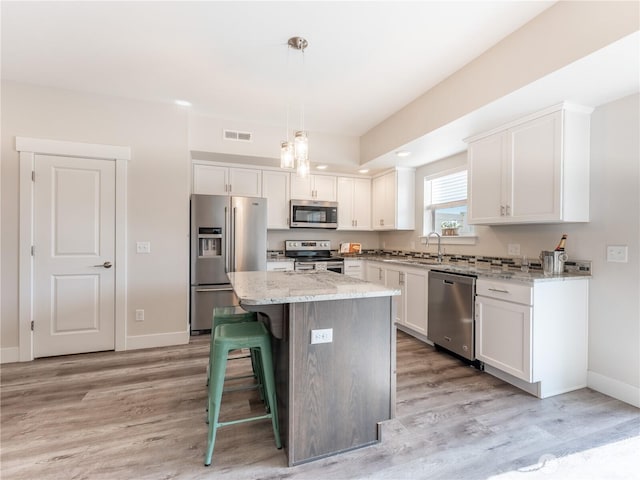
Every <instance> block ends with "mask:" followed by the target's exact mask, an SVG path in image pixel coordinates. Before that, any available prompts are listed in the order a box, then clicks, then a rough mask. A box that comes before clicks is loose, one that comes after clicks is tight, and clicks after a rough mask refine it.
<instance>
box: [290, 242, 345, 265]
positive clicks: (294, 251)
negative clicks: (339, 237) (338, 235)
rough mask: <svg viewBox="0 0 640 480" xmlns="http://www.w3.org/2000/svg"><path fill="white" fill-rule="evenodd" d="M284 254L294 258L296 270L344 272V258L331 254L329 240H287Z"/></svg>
mask: <svg viewBox="0 0 640 480" xmlns="http://www.w3.org/2000/svg"><path fill="white" fill-rule="evenodd" d="M284 255H285V256H286V257H289V258H293V259H295V262H294V264H293V265H294V267H293V268H294V269H295V270H297V271H304V270H307V271H308V270H319V271H323V270H328V271H330V272H336V273H344V259H343V258H342V257H332V256H331V242H330V241H329V240H287V241H285V242H284Z"/></svg>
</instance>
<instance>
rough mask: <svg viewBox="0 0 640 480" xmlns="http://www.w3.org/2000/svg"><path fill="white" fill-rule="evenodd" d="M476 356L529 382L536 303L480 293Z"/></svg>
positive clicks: (531, 376)
mask: <svg viewBox="0 0 640 480" xmlns="http://www.w3.org/2000/svg"><path fill="white" fill-rule="evenodd" d="M475 315H476V358H477V359H478V360H481V361H483V362H485V363H486V364H488V365H491V366H493V367H495V368H498V369H500V370H502V371H503V372H507V373H509V374H511V375H513V376H515V377H517V378H520V379H522V380H524V381H526V382H531V381H533V372H532V368H531V365H532V359H531V354H532V335H531V316H532V307H531V306H529V305H521V304H517V303H511V302H504V301H502V300H496V299H493V298H487V297H482V296H476V312H475Z"/></svg>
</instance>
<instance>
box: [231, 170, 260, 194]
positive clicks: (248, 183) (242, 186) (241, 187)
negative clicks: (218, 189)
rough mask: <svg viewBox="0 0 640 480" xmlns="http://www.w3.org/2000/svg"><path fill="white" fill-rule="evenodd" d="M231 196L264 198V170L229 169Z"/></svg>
mask: <svg viewBox="0 0 640 480" xmlns="http://www.w3.org/2000/svg"><path fill="white" fill-rule="evenodd" d="M228 190H229V195H237V196H240V197H261V196H262V170H258V169H249V168H230V169H229V188H228Z"/></svg>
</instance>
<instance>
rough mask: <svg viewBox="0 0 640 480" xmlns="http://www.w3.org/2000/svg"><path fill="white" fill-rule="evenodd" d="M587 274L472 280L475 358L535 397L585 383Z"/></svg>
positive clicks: (582, 385) (563, 390) (495, 373)
mask: <svg viewBox="0 0 640 480" xmlns="http://www.w3.org/2000/svg"><path fill="white" fill-rule="evenodd" d="M588 292H589V280H588V279H586V278H585V279H575V278H574V279H566V280H543V281H536V282H534V284H533V285H529V284H521V283H518V282H508V281H493V280H487V279H482V278H480V279H478V281H477V283H476V303H475V321H476V357H477V358H478V360H481V361H482V362H484V364H485V371H487V372H489V373H491V374H493V375H495V376H497V377H499V378H502V379H503V380H505V381H507V382H509V383H512V384H514V385H516V386H518V387H520V388H522V389H524V390H526V391H528V392H529V393H531V394H533V395H536V396H538V397H540V398H545V397H549V396H552V395H557V394H560V393H565V392H569V391H572V390H576V389H579V388H583V387H585V386H586V385H587V325H588V301H589V298H588Z"/></svg>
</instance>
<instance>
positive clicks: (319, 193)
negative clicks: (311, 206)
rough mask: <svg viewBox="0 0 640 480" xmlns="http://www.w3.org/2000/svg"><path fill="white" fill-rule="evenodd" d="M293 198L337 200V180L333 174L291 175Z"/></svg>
mask: <svg viewBox="0 0 640 480" xmlns="http://www.w3.org/2000/svg"><path fill="white" fill-rule="evenodd" d="M291 198H293V199H295V200H318V201H325V202H335V201H336V198H337V181H336V177H335V176H333V175H307V176H305V177H300V176H298V175H295V174H294V175H291Z"/></svg>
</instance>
